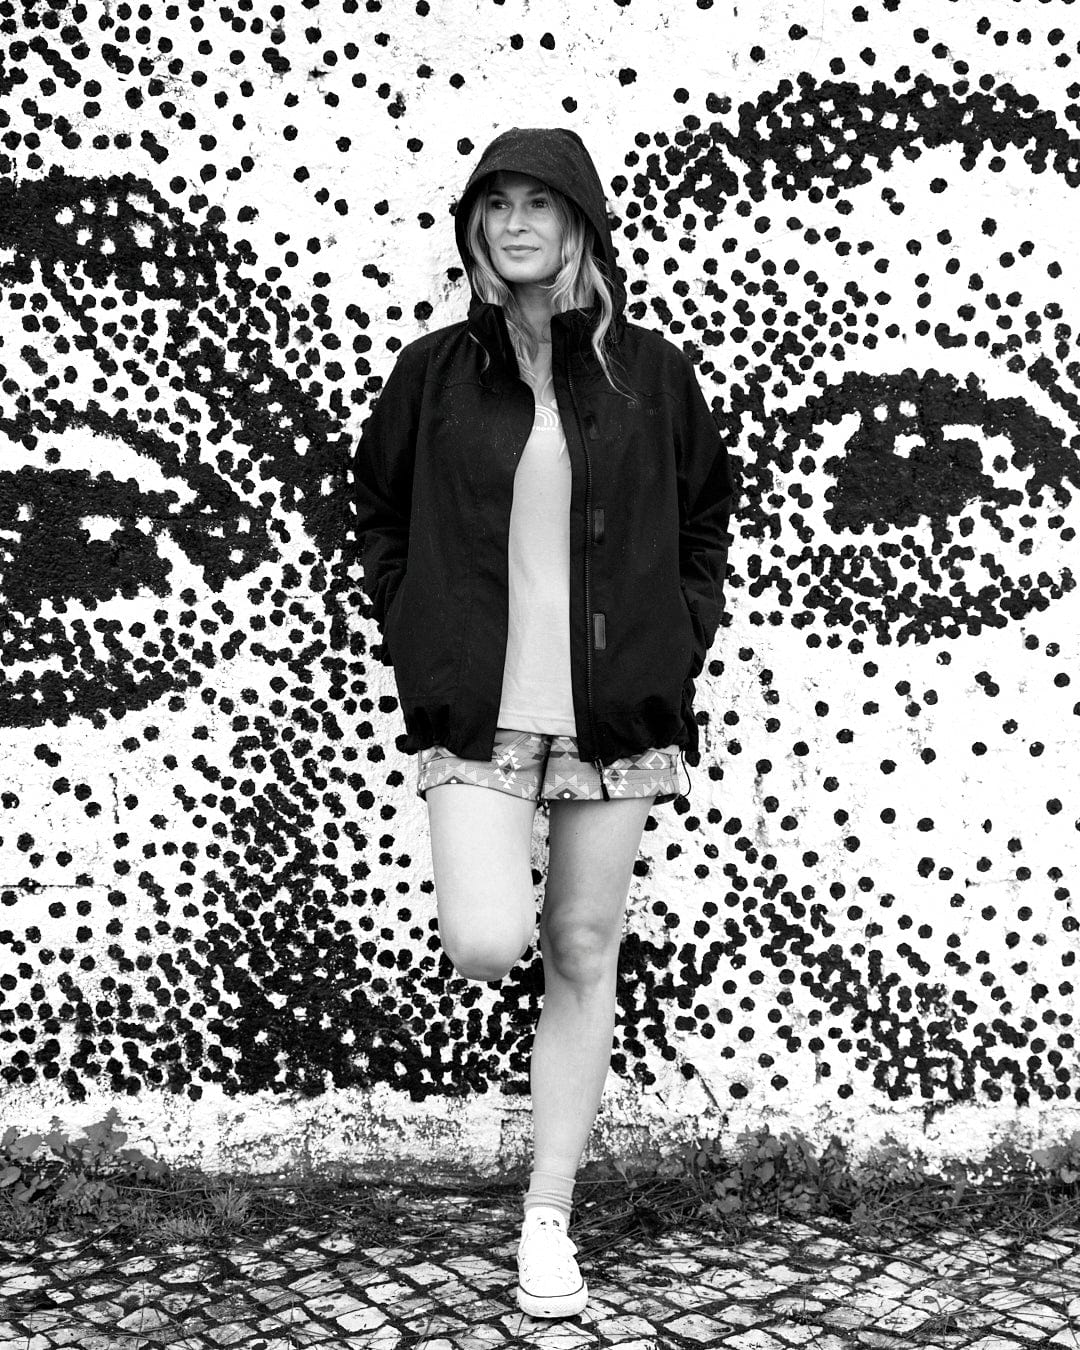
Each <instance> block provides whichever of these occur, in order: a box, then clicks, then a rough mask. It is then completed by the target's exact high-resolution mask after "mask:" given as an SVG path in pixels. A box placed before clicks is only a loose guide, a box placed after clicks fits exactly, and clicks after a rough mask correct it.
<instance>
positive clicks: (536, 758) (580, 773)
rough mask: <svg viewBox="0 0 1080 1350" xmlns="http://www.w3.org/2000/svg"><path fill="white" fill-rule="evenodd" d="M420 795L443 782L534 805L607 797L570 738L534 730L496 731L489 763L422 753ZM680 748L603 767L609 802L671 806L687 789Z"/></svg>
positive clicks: (437, 749)
mask: <svg viewBox="0 0 1080 1350" xmlns="http://www.w3.org/2000/svg"><path fill="white" fill-rule="evenodd" d="M417 761H418V764H417V783H416V791H417V793H418V795H419V796H421V797H422V796H423V795H424V793H425V792H427V790H428V788H433V787H439V786H441V785H442V784H444V783H465V784H468V785H469V786H472V787H486V788H494V789H495V791H496V792H507V793H509V794H510V796H512V797H522V798H524V799H525V800H526V801H530V802H546V801H557V802H595V801H601V800H603V797H604V792H603V788H601V786H600V774H599V772H598V771H597V769H596V767H595V766H594V765H592V764H588V763H584V762H583V761H582V760H580V759H578V756H577V742H576V741H575V740H574V738H573V737H572V736H543V735H541V734H539V733H538V732H533V731H509V730H507V729H505V728H503V727H500V728H499V729H498V730H497V731H496V732H495V749H494V751H493V753H492V756H491V760H490V762H486V761H484V760H481V759H461V758H460V757H459V756H458V755H454V754H451V752H450V751H449V750H446V749H444V748H443V747H442V746H440V745H435V746H432V747H431V749H430V750H421V751H420V753H419V755H418V756H417ZM678 765H679V749H678V746H675V745H669V746H667V747H666V748H665V749H663V750H643V751H642V752H641V754H639V755H630V756H628V757H627V758H626V759H617V760H615V761H614V763H612V764H606V765H605V766H604V771H603V772H604V780H603V781H604V786H605V787H606V788H607V795H608V797H609V798H619V797H651V796H653V795H654V794H655V795H656V803H657V804H658V803H661V802H670V801H671V800H672V799H673V798H675V797H677V796H678V795H679V793H680V792H682V791H683V789H682V788H681V787H680V786H679V768H678Z"/></svg>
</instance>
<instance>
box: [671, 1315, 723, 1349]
mask: <svg viewBox="0 0 1080 1350" xmlns="http://www.w3.org/2000/svg"><path fill="white" fill-rule="evenodd" d="M664 1331H665V1332H667V1334H668V1335H669V1336H672V1335H675V1336H685V1337H686V1338H687V1339H688V1340H691V1341H696V1342H697V1343H698V1344H699V1345H710V1344H714V1343H718V1342H719V1341H720V1339H721V1337H722V1336H727V1335H729V1334H730V1332H731V1328H730V1327H729V1326H725V1325H724V1323H723V1322H721V1321H719V1320H718V1319H717V1318H715V1317H704V1316H702V1314H701V1313H688V1314H687V1315H686V1316H685V1317H677V1318H675V1320H674V1321H672V1322H668V1324H667V1326H665V1327H664Z"/></svg>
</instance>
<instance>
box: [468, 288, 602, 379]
mask: <svg viewBox="0 0 1080 1350" xmlns="http://www.w3.org/2000/svg"><path fill="white" fill-rule="evenodd" d="M594 322H595V320H594V317H593V312H592V310H588V309H568V310H563V311H562V312H561V313H559V314H555V315H553V316H552V320H551V327H552V335H553V337H554V336H555V335H556V333H558V332H559V331H560V330H561V331H562V332H565V333H566V335H567V340H568V351H569V354H570V356H571V358H577V360H578V361H581V362H583V363H584V364H585V365H586V366H589V367H590V368H591V367H593V366H595V367H596V368H597V369H599V362H598V361H597V359H596V353H595V352H594V351H593V349H592V330H593V326H594ZM613 327H614V330H615V333H616V335H621V331H622V327H623V324H622V322H621V320H618V319H617V320H616V322H615V324H614V325H613ZM465 331H466V332H467V333H468V334H469V335H470V336H472V337H474V338H475V339H476V340H477V341H478V342H479V343H480V345H481V346H482V347H483V348H484V350H485V351H486V352H487V353H488V356H489V357H490V358H491V359H492V360H493V361H497V362H498V364H499V365H500V366H501V367H502V368H503V369H504V370H505V371H507V372H511V371H516V370H517V354H516V353H515V351H514V344H513V343H512V342H511V341H510V331H509V329H508V328H507V326H506V311H505V310H504V308H503V306H502V305H494V304H488V303H485V302H483V301H479V300H474V301H473V303H472V304H471V305H470V306H469V317H468V320H467V322H466V325H465ZM557 340H558V339H557V338H556V341H557Z"/></svg>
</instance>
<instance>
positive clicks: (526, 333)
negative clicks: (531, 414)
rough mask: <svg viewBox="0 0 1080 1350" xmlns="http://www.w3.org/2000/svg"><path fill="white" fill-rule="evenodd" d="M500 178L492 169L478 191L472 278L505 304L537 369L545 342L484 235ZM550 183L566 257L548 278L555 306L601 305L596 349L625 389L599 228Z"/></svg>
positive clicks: (490, 298) (469, 239) (480, 290)
mask: <svg viewBox="0 0 1080 1350" xmlns="http://www.w3.org/2000/svg"><path fill="white" fill-rule="evenodd" d="M494 178H495V175H494V174H491V175H489V176H488V178H487V179H486V180H485V181H484V183H483V185H482V186H481V188H480V191H479V192H478V193H477V194H476V199H475V200H474V202H473V204H472V208H471V210H470V211H469V219H468V221H467V222H466V226H465V239H466V243H467V244H468V248H469V256H470V258H471V263H470V265H469V268H468V271H469V280H470V282H471V283H472V287H473V290H474V291H475V292H476V294H477V295H478V296H479V297H480V299H481V300H484V301H486V302H487V303H488V304H492V305H501V306H502V308H503V310H504V311H505V313H506V327H507V329H508V331H509V333H510V341H511V342H512V344H513V347H514V351H515V352H516V354H517V358H518V362H519V364H521V365H523V366H527V367H528V368H529V369H530V370H531V369H532V365H533V362H534V361H535V359H536V354H537V350H538V347H539V343H538V342H537V340H536V338H535V337H534V336H533V334H532V332H531V330H530V329H529V327H528V326H527V325H526V323H525V321H524V319H523V318H522V315H521V311H520V309H519V308H518V304H517V299H516V297H515V295H514V291H513V287H511V286H510V285H508V284H507V282H506V281H504V280H503V278H502V277H501V276H500V275H499V274H498V272H497V271H496V270H495V267H494V264H493V263H492V261H491V254H490V253H489V252H488V246H487V239H486V238H485V237H484V206H485V204H486V201H487V194H488V191H489V190H490V188H491V184H492V181H493V180H494ZM545 187H546V189H547V195H548V197H549V198H550V200H551V208H552V210H553V211H554V213H555V218H556V219H557V220H558V222H559V225H560V226H561V228H562V250H561V252H562V261H561V264H560V267H559V270H558V272H556V274H555V278H554V280H553V281H552V282H550V283H549V284H546V285H545V289H546V290H549V291H550V292H551V300H552V307H553V310H554V312H555V313H556V314H561V313H563V312H564V311H565V310H568V309H595V310H596V313H597V318H596V323H595V325H594V327H593V330H592V335H591V345H592V349H593V352H594V353H595V355H596V359H597V360H598V361H599V362H600V367H601V369H602V370H603V372H604V375H605V376H606V377H607V381H608V383H609V384H610V385H611V387H612V389H614V390H616V392H618V393H623V392H625V391H623V390H621V389H619V386H618V384H617V383H616V380H615V377H614V375H613V373H612V354H611V351H610V345H609V342H608V340H607V339H608V334H609V332H610V329H611V325H612V322H613V321H614V318H615V302H614V300H613V298H612V288H611V282H610V281H609V280H608V278H607V276H606V274H605V270H604V268H603V267H602V265H601V264H600V263H599V262H598V261H597V258H596V254H595V251H594V249H595V244H596V230H595V229H594V228H593V226H592V224H591V223H590V222H589V221H588V220H587V219H586V217H585V215H584V213H583V212H582V210H581V208H580V207H579V206H578V205H577V203H576V202H574V201H572V200H571V199H570V198H569V197H566V196H564V195H563V194H562V193H561V192H558V191H557V190H556V189H555V188H553V187H550V186H549V185H547V184H545Z"/></svg>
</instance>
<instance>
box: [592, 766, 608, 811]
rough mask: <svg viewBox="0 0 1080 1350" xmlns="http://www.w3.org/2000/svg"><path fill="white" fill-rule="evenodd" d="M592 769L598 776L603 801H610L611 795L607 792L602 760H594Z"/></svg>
mask: <svg viewBox="0 0 1080 1350" xmlns="http://www.w3.org/2000/svg"><path fill="white" fill-rule="evenodd" d="M593 768H594V769H595V770H596V772H597V773H598V774H599V775H600V791H601V792H602V793H603V796H604V801H606V802H609V801H611V794H610V793H609V792H608V790H607V782H606V780H605V778H604V764H603V761H602V760H599V759H594V760H593Z"/></svg>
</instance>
